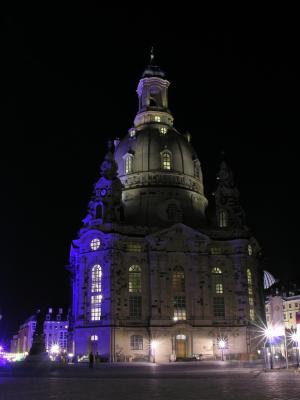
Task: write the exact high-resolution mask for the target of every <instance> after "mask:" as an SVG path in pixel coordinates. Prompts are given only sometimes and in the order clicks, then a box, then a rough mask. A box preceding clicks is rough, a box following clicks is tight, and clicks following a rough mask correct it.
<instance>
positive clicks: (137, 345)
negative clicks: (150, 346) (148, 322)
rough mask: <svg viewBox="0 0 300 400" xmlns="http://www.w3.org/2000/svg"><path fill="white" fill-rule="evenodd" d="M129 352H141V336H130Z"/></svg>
mask: <svg viewBox="0 0 300 400" xmlns="http://www.w3.org/2000/svg"><path fill="white" fill-rule="evenodd" d="M130 347H131V350H143V336H140V335H132V336H130Z"/></svg>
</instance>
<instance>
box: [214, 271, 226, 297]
mask: <svg viewBox="0 0 300 400" xmlns="http://www.w3.org/2000/svg"><path fill="white" fill-rule="evenodd" d="M211 273H212V288H213V292H214V294H223V292H224V291H223V274H222V270H221V269H220V268H219V267H214V268H213V269H212V271H211Z"/></svg>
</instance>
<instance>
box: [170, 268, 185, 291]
mask: <svg viewBox="0 0 300 400" xmlns="http://www.w3.org/2000/svg"><path fill="white" fill-rule="evenodd" d="M172 283H173V291H174V292H184V291H185V279H184V270H183V268H182V267H175V268H174V271H173V281H172Z"/></svg>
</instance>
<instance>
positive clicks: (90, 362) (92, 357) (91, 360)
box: [89, 352, 94, 368]
mask: <svg viewBox="0 0 300 400" xmlns="http://www.w3.org/2000/svg"><path fill="white" fill-rule="evenodd" d="M93 367H94V354H93V353H92V352H90V354H89V368H93Z"/></svg>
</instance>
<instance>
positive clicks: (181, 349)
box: [175, 335, 187, 358]
mask: <svg viewBox="0 0 300 400" xmlns="http://www.w3.org/2000/svg"><path fill="white" fill-rule="evenodd" d="M175 350H176V358H185V357H186V356H187V354H186V350H187V345H186V336H185V335H176V342H175Z"/></svg>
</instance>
